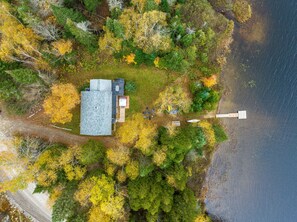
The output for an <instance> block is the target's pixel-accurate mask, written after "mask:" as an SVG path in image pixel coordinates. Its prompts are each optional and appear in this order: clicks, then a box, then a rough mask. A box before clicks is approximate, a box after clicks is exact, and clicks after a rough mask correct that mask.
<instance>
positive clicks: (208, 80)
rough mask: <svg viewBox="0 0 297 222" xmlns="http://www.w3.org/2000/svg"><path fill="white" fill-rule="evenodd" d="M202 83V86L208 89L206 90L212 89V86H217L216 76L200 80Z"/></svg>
mask: <svg viewBox="0 0 297 222" xmlns="http://www.w3.org/2000/svg"><path fill="white" fill-rule="evenodd" d="M202 82H203V85H204V86H206V87H208V88H211V87H213V86H214V85H216V84H217V76H216V75H212V76H210V77H208V78H202Z"/></svg>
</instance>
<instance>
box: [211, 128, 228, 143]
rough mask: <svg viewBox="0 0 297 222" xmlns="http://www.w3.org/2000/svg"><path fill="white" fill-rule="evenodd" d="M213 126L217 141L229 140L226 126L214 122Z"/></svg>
mask: <svg viewBox="0 0 297 222" xmlns="http://www.w3.org/2000/svg"><path fill="white" fill-rule="evenodd" d="M212 128H213V130H214V133H215V137H216V142H217V143H221V142H224V141H226V140H228V136H227V134H226V132H225V130H224V128H223V127H222V126H221V125H220V124H213V126H212Z"/></svg>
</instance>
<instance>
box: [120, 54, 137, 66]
mask: <svg viewBox="0 0 297 222" xmlns="http://www.w3.org/2000/svg"><path fill="white" fill-rule="evenodd" d="M123 58H124V60H125V61H126V63H127V64H131V63H133V64H137V62H135V54H134V53H130V54H129V55H126V56H124V57H123Z"/></svg>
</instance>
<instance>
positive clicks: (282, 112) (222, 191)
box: [205, 0, 297, 222]
mask: <svg viewBox="0 0 297 222" xmlns="http://www.w3.org/2000/svg"><path fill="white" fill-rule="evenodd" d="M253 8H254V21H253V22H251V23H250V24H248V25H247V26H246V27H244V28H242V29H241V30H240V31H239V30H238V31H236V33H235V36H234V37H235V41H234V43H233V51H232V55H231V56H230V58H229V63H228V65H227V67H226V69H225V71H224V73H223V84H224V86H225V88H226V95H225V96H224V97H223V100H222V101H221V106H220V112H222V113H225V112H226V113H228V112H233V111H237V110H247V114H248V119H247V120H236V119H224V120H223V123H224V125H225V126H226V128H227V130H228V133H229V138H230V140H229V141H228V142H226V143H224V144H222V145H221V146H220V147H219V149H218V151H217V152H216V153H215V155H214V157H213V161H212V165H211V167H210V169H209V171H208V176H207V181H206V185H207V186H208V193H207V198H206V201H205V203H206V209H207V211H208V212H209V213H210V214H212V215H216V216H217V217H218V218H220V219H221V220H223V221H230V222H233V221H236V222H283V221H284V222H291V221H292V222H296V221H297V1H296V0H281V1H280V0H258V1H254V3H253Z"/></svg>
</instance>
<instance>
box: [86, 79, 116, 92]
mask: <svg viewBox="0 0 297 222" xmlns="http://www.w3.org/2000/svg"><path fill="white" fill-rule="evenodd" d="M111 88H112V81H111V80H108V79H91V81H90V91H111Z"/></svg>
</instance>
